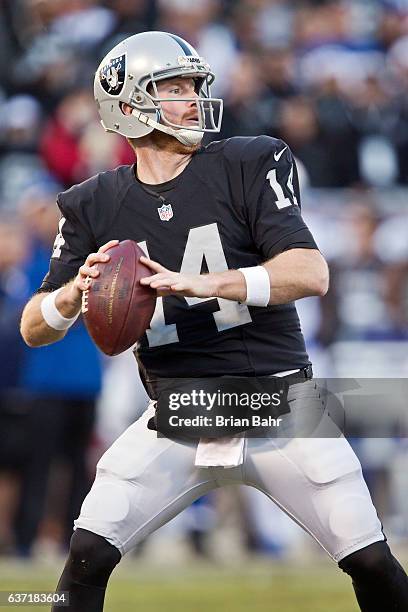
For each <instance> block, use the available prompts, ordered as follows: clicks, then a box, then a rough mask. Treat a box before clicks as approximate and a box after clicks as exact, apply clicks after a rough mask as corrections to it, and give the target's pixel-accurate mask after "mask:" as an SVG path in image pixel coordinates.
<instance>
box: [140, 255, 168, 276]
mask: <svg viewBox="0 0 408 612" xmlns="http://www.w3.org/2000/svg"><path fill="white" fill-rule="evenodd" d="M140 261H141V262H142V264H144V265H145V266H147V267H148V268H150V269H151V270H153V272H167V268H165V267H164V266H162V265H161V264H159V263H157V261H153V260H152V259H148V258H147V257H143V256H142V257H141V258H140Z"/></svg>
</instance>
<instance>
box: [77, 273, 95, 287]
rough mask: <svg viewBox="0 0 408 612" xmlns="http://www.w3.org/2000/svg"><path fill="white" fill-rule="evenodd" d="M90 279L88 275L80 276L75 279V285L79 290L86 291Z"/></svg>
mask: <svg viewBox="0 0 408 612" xmlns="http://www.w3.org/2000/svg"><path fill="white" fill-rule="evenodd" d="M91 280H92V279H91V277H90V276H85V277H84V278H80V279H79V280H77V281H76V285H77V287H78V289H80V290H81V291H86V290H87V289H89V285H90V282H91Z"/></svg>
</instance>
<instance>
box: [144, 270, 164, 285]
mask: <svg viewBox="0 0 408 612" xmlns="http://www.w3.org/2000/svg"><path fill="white" fill-rule="evenodd" d="M168 279H169V273H168V271H167V270H166V272H159V273H158V274H152V275H151V276H145V277H144V278H141V279H140V284H141V285H150V286H151V287H152V283H157V282H159V283H160V282H163V285H166V284H168Z"/></svg>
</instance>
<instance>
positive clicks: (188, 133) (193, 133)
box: [132, 109, 204, 146]
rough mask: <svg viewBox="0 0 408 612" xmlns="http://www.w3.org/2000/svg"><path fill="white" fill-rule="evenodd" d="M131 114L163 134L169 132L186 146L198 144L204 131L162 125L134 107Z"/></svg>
mask: <svg viewBox="0 0 408 612" xmlns="http://www.w3.org/2000/svg"><path fill="white" fill-rule="evenodd" d="M132 115H133V116H134V117H136V119H138V120H139V121H141V123H144V124H145V125H149V126H150V127H152V128H154V129H155V130H159V131H160V132H164V133H165V134H169V135H170V136H174V138H177V140H178V141H179V142H181V144H183V145H186V146H194V145H198V144H200V142H201V141H202V139H203V136H204V131H202V132H201V131H198V130H189V129H187V128H181V129H177V130H176V129H174V128H172V127H170V126H169V125H163V124H162V123H158V122H157V121H155V120H154V119H152V118H151V117H149V116H148V115H145V114H144V113H141V112H140V111H137V110H136V109H133V110H132Z"/></svg>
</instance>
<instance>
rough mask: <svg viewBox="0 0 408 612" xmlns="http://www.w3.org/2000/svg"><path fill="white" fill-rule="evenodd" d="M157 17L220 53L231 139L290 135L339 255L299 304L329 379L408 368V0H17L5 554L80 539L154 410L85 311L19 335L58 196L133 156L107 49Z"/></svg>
mask: <svg viewBox="0 0 408 612" xmlns="http://www.w3.org/2000/svg"><path fill="white" fill-rule="evenodd" d="M145 30H164V31H170V32H173V33H176V34H178V35H180V36H182V37H183V38H185V39H187V40H188V41H189V42H191V43H192V44H193V45H194V46H195V47H196V48H197V49H198V51H199V53H200V54H201V55H202V56H204V57H205V58H206V60H207V61H208V62H209V63H210V65H211V67H212V69H213V71H214V72H215V74H216V81H215V85H214V93H215V94H216V95H217V96H221V97H223V98H224V102H225V111H224V120H223V127H222V132H221V134H220V135H216V138H217V139H218V138H228V137H230V136H235V135H243V136H249V135H258V134H269V135H273V136H277V137H280V138H282V139H284V140H285V141H286V142H287V143H288V144H289V145H290V147H291V149H292V151H293V153H294V155H295V157H296V159H297V162H298V167H299V171H300V178H301V185H302V192H303V207H304V216H305V219H306V221H307V222H308V224H309V225H310V227H311V229H312V231H313V233H314V235H315V236H316V239H317V242H318V244H319V246H320V248H321V250H322V251H323V253H324V254H325V256H326V257H327V259H328V260H329V263H330V266H331V289H330V291H329V294H328V295H327V296H326V297H325V298H324V299H317V298H316V299H308V300H302V301H301V302H300V303H299V311H300V315H301V319H302V323H303V328H304V330H305V335H306V339H307V342H308V346H309V347H310V353H311V356H312V360H313V362H314V364H315V370H316V371H317V373H318V375H320V376H367V377H376V376H388V377H399V376H401V377H402V376H405V377H406V376H407V373H408V356H407V355H408V352H407V346H408V202H407V193H408V192H407V188H408V187H407V185H408V1H407V0H337V1H329V0H303V1H302V0H299V1H296V0H295V1H291V2H289V1H288V0H194V2H191V1H190V0H0V55H1V57H2V70H1V71H0V363H1V368H0V424H1V426H0V552H1V550H4V551H13V552H15V553H16V554H19V555H20V556H23V557H24V556H29V555H30V554H31V552H32V549H33V545H34V543H35V542H36V539H37V538H38V536H39V534H40V535H41V533H43V531H44V530H45V532H46V534H47V535H48V536H49V537H51V539H52V538H54V539H55V540H56V541H59V542H61V543H63V544H64V543H65V544H66V542H67V540H68V538H69V534H70V531H71V525H72V518H73V517H74V516H76V515H77V514H78V510H79V506H80V503H81V499H82V498H83V496H84V494H85V492H86V490H87V488H88V487H89V484H90V482H91V479H92V474H93V470H94V464H95V459H96V457H97V456H98V455H99V454H100V453H101V452H102V450H103V448H104V447H105V446H106V445H107V444H109V443H110V442H112V440H113V439H114V438H115V437H116V436H117V435H119V434H120V433H121V431H122V430H123V429H124V427H126V426H127V424H128V423H130V422H131V421H132V420H133V419H134V418H135V417H136V416H137V415H138V414H140V411H141V410H143V409H144V406H145V395H144V392H143V390H142V389H141V388H140V387H139V383H138V382H137V380H136V379H135V376H136V370H135V369H134V370H133V363H131V362H130V360H129V359H127V358H126V357H124V358H118V359H117V360H115V359H113V360H105V361H104V360H102V358H101V355H100V354H99V353H98V352H97V350H96V349H95V347H94V346H93V344H92V343H91V342H90V340H89V338H88V336H87V333H86V331H85V329H84V327H83V325H82V323H81V322H78V323H76V324H75V326H74V327H73V328H72V330H71V331H70V333H69V334H68V335H67V337H66V339H65V340H64V341H63V342H62V343H58V344H56V345H52V346H50V347H44V348H42V349H36V350H32V349H28V348H27V347H25V346H24V345H23V342H22V341H21V339H20V337H19V332H18V323H19V318H20V315H21V309H22V307H23V305H24V303H25V302H26V301H27V300H28V298H29V297H30V296H31V295H32V294H33V292H34V291H35V290H36V289H37V288H38V286H39V285H40V284H41V280H42V278H43V276H44V275H45V273H46V271H47V268H48V261H49V256H50V252H51V247H52V244H53V241H54V238H55V234H56V227H57V225H58V211H57V208H56V206H55V198H56V194H57V193H58V192H59V191H61V190H64V189H66V188H68V187H70V186H71V185H72V184H74V183H78V182H80V181H82V180H84V179H86V178H87V177H89V176H91V175H92V174H95V173H96V172H99V171H103V170H105V169H107V168H112V167H115V166H117V165H119V164H127V163H132V162H133V161H134V156H133V153H132V151H131V149H130V148H129V146H128V144H127V142H126V141H125V139H123V138H121V137H120V136H118V135H114V134H105V133H104V131H103V130H102V128H101V126H100V123H99V118H98V115H97V111H96V107H95V103H94V99H93V91H92V83H93V75H94V71H95V68H96V66H97V65H98V64H99V62H100V60H101V59H102V57H103V56H104V55H105V53H106V52H107V51H108V50H109V49H110V48H111V47H113V46H114V45H115V44H116V43H118V42H119V41H120V40H121V39H123V38H125V37H127V36H129V35H131V34H134V33H137V32H141V31H145ZM130 359H131V358H130ZM131 368H132V370H131ZM133 372H134V375H133V376H132V373H133ZM129 380H132V383H131V384H129ZM133 381H134V382H133ZM118 388H120V389H121V394H120V398H118V394H117V392H116V389H118ZM39 441H40V443H39ZM388 442H389V444H388V446H387V444H385V446H384V445H383V446H382V447H381V448H383V452H382V453H379V455H380V457H381V460H379V459H378V456H377V457H376V458H375V455H376V454H375V453H374V454H373V453H372V452H370V449H368V451H367V449H366V451H364V449H363V450H362V451H361V455H362V458H363V459H364V460H365V461H366V469H367V473H370V475H371V482H372V487H373V490H376V491H377V493H376V495H377V497H378V499H379V503H380V505H381V506H382V508H383V510H384V512H385V513H386V515H388V516H390V517H394V519H395V521H394V524H397V523H398V526H399V527H398V529H397V531H398V532H399V533H400V534H403V535H404V537H407V534H408V509H407V507H406V501H404V497H403V496H401V495H400V494H398V493H397V492H396V491H397V490H399V488H398V487H394V485H393V484H392V483H395V482H396V481H397V480H398V478H399V476H398V478H397V477H396V476H395V475H396V474H403V473H404V471H405V463H404V460H403V459H401V457H403V456H404V454H401V444H400V443H398V442H395V443H393V442H392V441H387V443H388ZM403 450H404V451H405V450H406V449H405V448H403ZM373 457H374V460H373ZM391 464H392V466H394V467H391ZM395 465H398V466H400V467H399V468H398V469H399V471H398V470H397V468H395ZM401 466H402V467H401ZM396 470H397V471H396ZM10 474H11V476H10ZM396 478H397V480H396ZM401 478H402V476H401ZM398 482H399V483H400V480H398ZM402 482H403V484H404V482H405V481H402ZM384 483H385V484H384ZM384 491H388V492H390V491H394V493H393V494H391V493H390V494H389V496H388V497H387V496H385V495H384ZM384 497H386V498H387V500H388V501H386V502H384ZM245 499H246V501H245V502H243V501H242V500H243V498H242V497H241V502H240V507H241V509H242V512H241V521H242V520H244V519H245V520H244V523H245V524H246V533H247V536H248V546H251V545H254V546H255V547H256V546H257V545H259V546H261V545H260V544H259V542H264V546H265V547H266V548H268V547H269V548H271V549H273V550H275V549H274V547H275V546H276V547H277V549H279V547H280V546H283V544H282V537H281V536H279V535H278V532H277V530H276V529H275V531H274V533H273V534H269V535H268V534H266V532H267V531H268V530H267V529H264V528H262V525H265V524H266V523H268V520H266V519H265V514H262V512H261V511H260V510H259V508H260V502H259V499H258V501H257V502H256V503H255V504H252V502H251V504H252V505H251V504H250V503H249V501H248V500H249V499H250V498H249V497H248V498H245ZM381 500H382V501H381ZM248 504H249V505H248ZM404 504H405V505H404ZM238 505H239V504H238ZM210 506H211V504H210ZM249 506H250V507H251V508H252V510H248V508H249ZM268 508H269V510H266V514H268V512H272V511H271V510H270V506H268ZM194 512H196V514H193V515H191V516H190V519H189V520H188V521H187V523H186V524H187V525H189V527H188V531H189V533H190V534H191V535H192V541H193V544H194V546H195V547H196V548H197V550H198V551H200V547H201V537H200V532H201V531H202V527H203V525H204V526H205V525H208V526H209V528H210V527H211V526H213V525H214V521H216V519H214V516H213V515H212V514H211V510H210V509H209V507H207V506H206V504H205V503H204V504H202V505H200V504H198V506H197V508H196V509H195V510H194ZM242 517H244V519H242ZM262 517H263V518H262ZM395 517H397V518H395ZM275 520H276V522H277V523H278V522H279V521H278V518H274V521H275ZM268 524H269V528H270V522H269V523H268ZM44 525H45V526H44ZM197 526H198V527H197ZM282 529H283V531H285V528H284V527H282ZM257 534H258V535H257ZM259 534H261V535H259ZM262 534H263V535H262ZM265 534H266V535H265ZM287 537H288V538H289V539H290V536H287ZM254 542H255V544H254ZM265 542H266V544H265ZM251 543H252V544H251Z"/></svg>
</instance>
